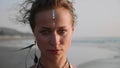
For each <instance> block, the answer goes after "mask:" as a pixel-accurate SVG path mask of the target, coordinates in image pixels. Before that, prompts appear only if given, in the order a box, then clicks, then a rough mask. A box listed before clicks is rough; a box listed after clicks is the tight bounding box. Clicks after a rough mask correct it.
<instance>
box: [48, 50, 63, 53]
mask: <svg viewBox="0 0 120 68" xmlns="http://www.w3.org/2000/svg"><path fill="white" fill-rule="evenodd" d="M47 51H48V52H49V53H50V54H59V53H60V52H61V51H62V49H48V50H47Z"/></svg>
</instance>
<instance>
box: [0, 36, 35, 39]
mask: <svg viewBox="0 0 120 68" xmlns="http://www.w3.org/2000/svg"><path fill="white" fill-rule="evenodd" d="M19 39H20V40H21V39H34V36H20V35H15V36H8V35H6V36H0V40H19Z"/></svg>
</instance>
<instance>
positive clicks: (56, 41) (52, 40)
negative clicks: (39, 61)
mask: <svg viewBox="0 0 120 68" xmlns="http://www.w3.org/2000/svg"><path fill="white" fill-rule="evenodd" d="M50 44H51V45H52V46H57V45H59V44H60V36H59V35H58V34H57V33H56V32H54V33H53V34H52V35H51V37H50Z"/></svg>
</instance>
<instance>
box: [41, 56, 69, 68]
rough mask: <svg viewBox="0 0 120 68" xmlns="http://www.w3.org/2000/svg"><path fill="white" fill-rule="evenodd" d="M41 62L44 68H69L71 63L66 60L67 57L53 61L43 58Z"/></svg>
mask: <svg viewBox="0 0 120 68" xmlns="http://www.w3.org/2000/svg"><path fill="white" fill-rule="evenodd" d="M39 61H40V63H41V64H42V66H43V67H44V68H69V63H68V61H67V59H66V56H61V57H59V58H53V59H52V58H46V57H42V56H41V57H40V60H39ZM39 67H41V65H40V64H39Z"/></svg>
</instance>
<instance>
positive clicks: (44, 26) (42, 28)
mask: <svg viewBox="0 0 120 68" xmlns="http://www.w3.org/2000/svg"><path fill="white" fill-rule="evenodd" d="M41 28H42V29H50V28H49V27H45V26H43V27H41Z"/></svg>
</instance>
